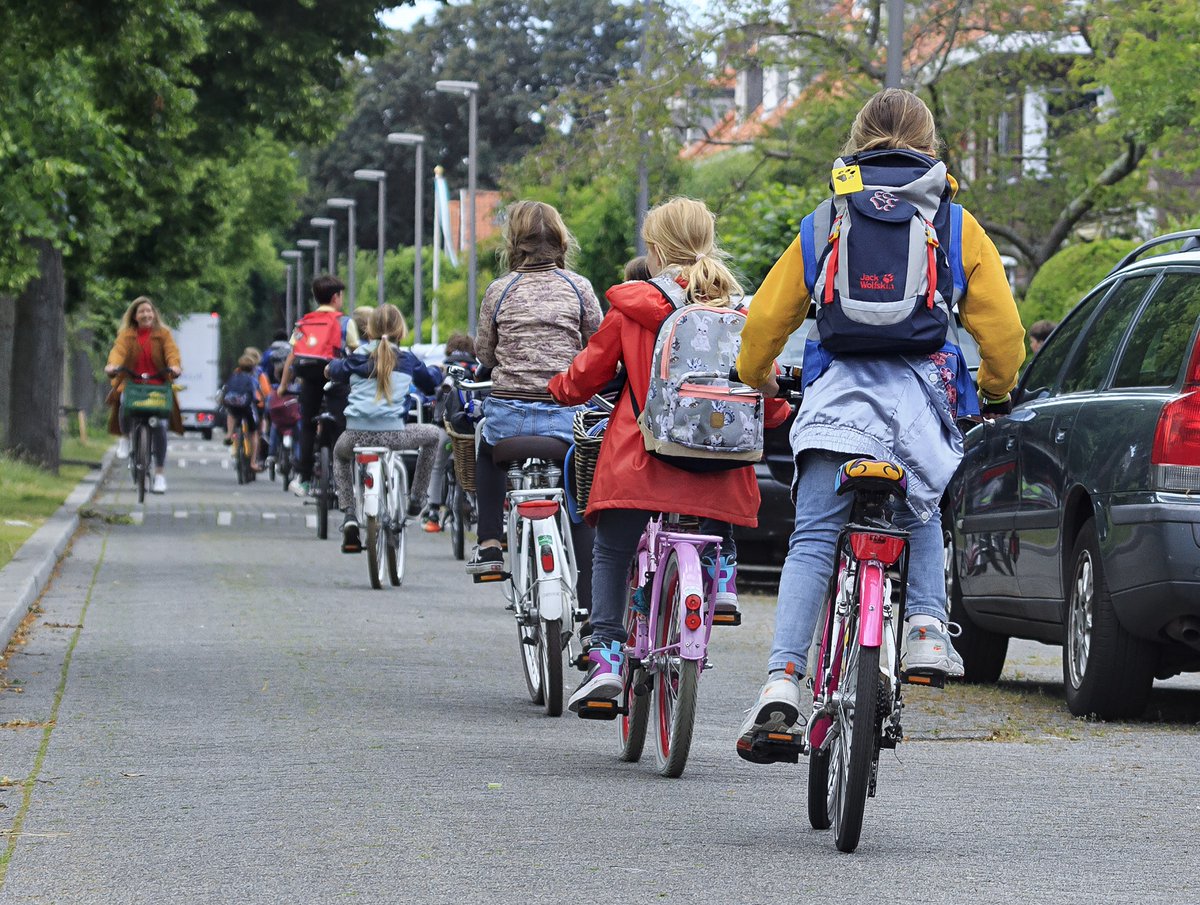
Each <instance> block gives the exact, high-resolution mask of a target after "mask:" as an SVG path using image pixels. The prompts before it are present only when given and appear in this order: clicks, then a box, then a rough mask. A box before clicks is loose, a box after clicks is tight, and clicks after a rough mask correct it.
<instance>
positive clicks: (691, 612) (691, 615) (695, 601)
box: [683, 594, 703, 632]
mask: <svg viewBox="0 0 1200 905" xmlns="http://www.w3.org/2000/svg"><path fill="white" fill-rule="evenodd" d="M702 602H703V601H701V600H700V595H699V594H688V595H687V597H685V598H684V600H683V606H684V608H685V609H686V610H687V611H688V612H687V615H686V616H684V617H683V624H684V625H686V626H687V627H688V629H689V630H690V631H693V632H694V631H695V630H696V629H698V628H700V623H701V621H702V620H701V619H700V604H701V603H702Z"/></svg>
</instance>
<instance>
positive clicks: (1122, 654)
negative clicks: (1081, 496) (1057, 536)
mask: <svg viewBox="0 0 1200 905" xmlns="http://www.w3.org/2000/svg"><path fill="white" fill-rule="evenodd" d="M1065 575H1066V578H1067V581H1068V584H1067V594H1066V598H1067V599H1066V608H1067V610H1066V614H1065V618H1064V619H1063V627H1064V637H1063V685H1064V687H1065V688H1066V692H1067V707H1068V708H1070V710H1071V713H1073V714H1075V715H1076V716H1088V715H1093V714H1094V715H1095V716H1098V717H1099V718H1100V719H1103V720H1113V719H1127V718H1129V717H1135V716H1138V715H1139V714H1140V713H1141V712H1142V711H1143V710H1145V708H1146V699H1147V698H1148V697H1149V695H1150V687H1151V685H1152V684H1153V682H1154V668H1155V666H1156V664H1157V662H1158V648H1157V647H1156V646H1155V645H1154V644H1152V643H1150V642H1148V641H1144V640H1142V639H1141V638H1136V637H1134V636H1133V635H1131V634H1130V633H1129V632H1127V631H1125V629H1124V628H1122V626H1121V623H1120V622H1119V621H1118V620H1117V614H1116V611H1115V610H1114V609H1113V605H1112V597H1111V596H1110V595H1109V593H1108V582H1107V581H1106V579H1105V577H1104V563H1103V561H1102V560H1101V557H1100V542H1099V535H1098V534H1097V533H1096V522H1095V521H1094V520H1089V521H1088V522H1086V523H1085V524H1084V526H1083V528H1082V529H1081V530H1080V532H1079V536H1078V537H1077V538H1076V539H1075V544H1074V549H1072V551H1071V557H1070V559H1069V560H1067V569H1066V571H1065Z"/></svg>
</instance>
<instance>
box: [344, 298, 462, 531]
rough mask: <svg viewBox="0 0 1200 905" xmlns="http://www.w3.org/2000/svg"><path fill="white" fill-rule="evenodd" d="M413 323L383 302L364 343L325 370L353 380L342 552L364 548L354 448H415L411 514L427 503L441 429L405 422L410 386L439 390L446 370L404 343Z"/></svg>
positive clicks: (346, 380) (346, 440) (346, 438)
mask: <svg viewBox="0 0 1200 905" xmlns="http://www.w3.org/2000/svg"><path fill="white" fill-rule="evenodd" d="M407 332H408V328H407V326H406V324H405V323H404V315H402V314H401V313H400V309H398V308H397V307H396V306H395V305H380V306H379V307H378V308H376V309H375V310H374V311H372V312H371V318H370V321H369V322H368V331H367V335H368V337H369V338H370V340H371V341H370V342H368V343H367V344H366V345H365V346H360V347H359V348H358V350H357V351H355V352H354V353H353V354H351V355H349V356H347V357H346V358H338V359H334V360H333V361H332V362H330V363H329V366H328V367H327V368H326V375H327V376H328V377H329V378H330V379H331V380H333V381H334V382H335V383H349V385H350V401H349V403H348V404H347V405H346V430H345V431H344V432H343V433H342V435H341V436H340V437H339V438H338V441H337V445H336V446H334V448H333V455H334V465H333V475H334V480H335V482H336V484H337V495H338V506H339V507H340V508H341V510H342V512H343V513H344V515H343V519H342V552H343V553H357V552H359V551H360V550H361V549H362V541H361V539H360V536H359V525H358V517H357V515H356V513H355V511H354V484H353V482H352V480H351V474H352V468H353V461H354V447H356V446H383V447H386V448H388V449H416V450H418V451H419V452H418V453H417V467H416V472H415V473H414V474H413V480H412V493H411V496H410V500H409V506H408V513H407V514H408V515H409V516H416V515H417V514H418V513H419V512H420V511H421V508H422V507H423V506H424V502H425V494H426V492H427V491H428V489H429V477H430V475H431V474H432V473H433V460H434V457H435V456H436V455H437V447H438V443H439V442H440V441H441V436H442V432H441V431H440V430H438V429H437V428H436V427H434V426H433V425H432V424H405V422H404V419H405V416H406V415H407V414H408V405H409V395H408V391H409V388H410V387H412V386H413V385H414V384H415V385H416V386H417V387H418V388H419V389H421V390H423V391H424V392H426V393H433V392H434V391H436V390H437V387H438V383H439V382H440V381H441V374H440V373H439V372H438V371H437V369H436V368H427V367H426V366H425V365H424V364H422V363H421V360H420V359H419V358H417V356H415V355H414V354H413V353H412V352H410V351H408V350H407V349H401V348H400V347H399V344H400V342H402V341H403V339H404V336H405V334H406V333H407Z"/></svg>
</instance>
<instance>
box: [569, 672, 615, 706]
mask: <svg viewBox="0 0 1200 905" xmlns="http://www.w3.org/2000/svg"><path fill="white" fill-rule="evenodd" d="M624 690H625V683H624V682H623V681H622V680H621V677H620V676H619V675H617V674H616V673H610V674H609V675H607V676H597V677H596V678H595V679H593V680H592V681H590V682H588V683H587V684H585V685H580V686H579V688H577V689H576V690H575V693H574V694H573V695H571V700H570V701H568V702H567V709H568V710H570V711H571V713H578V712H579V707H580V705H581V704H582V703H583V702H584V701H587V700H596V699H597V698H598V699H600V700H605V701H611V700H613V699H614V698H617V697H620V695H621V692H622V691H624Z"/></svg>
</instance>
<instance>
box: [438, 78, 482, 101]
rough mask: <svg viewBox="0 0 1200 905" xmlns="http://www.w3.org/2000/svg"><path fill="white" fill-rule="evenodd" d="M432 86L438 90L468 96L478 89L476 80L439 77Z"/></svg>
mask: <svg viewBox="0 0 1200 905" xmlns="http://www.w3.org/2000/svg"><path fill="white" fill-rule="evenodd" d="M433 87H434V88H436V89H437V90H438V91H444V92H446V93H447V94H461V95H462V96H463V97H469V96H470V95H472V94H475V93H477V92H478V91H479V83H478V82H460V81H457V80H456V79H441V80H440V81H438V82H436V83H434V86H433Z"/></svg>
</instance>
